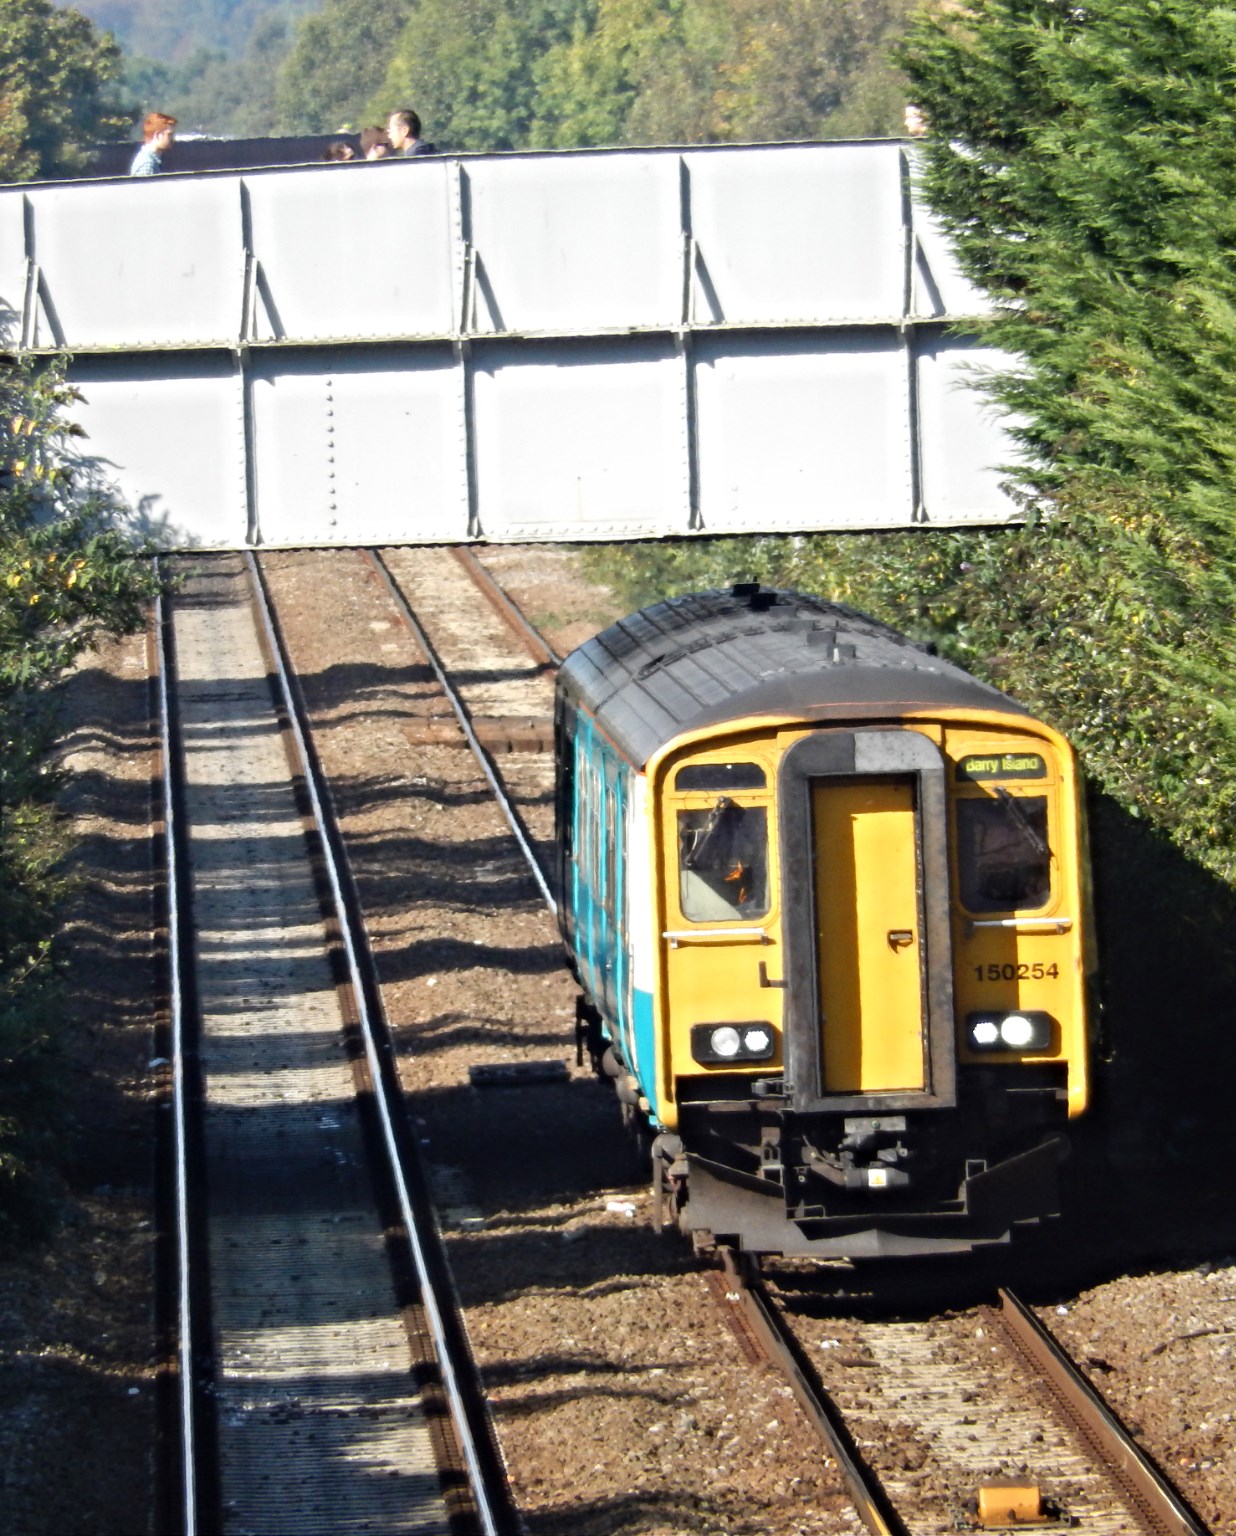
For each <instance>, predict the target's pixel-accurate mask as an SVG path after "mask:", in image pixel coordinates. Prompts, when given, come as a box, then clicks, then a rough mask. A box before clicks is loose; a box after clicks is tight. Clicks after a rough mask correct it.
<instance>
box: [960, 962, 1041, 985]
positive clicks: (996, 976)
mask: <svg viewBox="0 0 1236 1536" xmlns="http://www.w3.org/2000/svg"><path fill="white" fill-rule="evenodd" d="M974 974H975V976H976V977H977V978H978V980H979V981H1042V980H1043V978H1044V977H1050V978H1051V979H1052V980H1053V981H1054V980H1055V979H1056V977H1057V976H1059V974H1060V967H1059V966H1058V965H1057V964H1056V962H1055V961H1054V960H1053V961H1052V963H1051V964H1050V965H1044V963H1043V962H1042V961H1041V960H1034V961H1030V962H1027V961H1025V960H1023V961H1022V962H1021V963H1020V965H1012V964H1010V963H1007V962H1006V963H1005V964H1004V965H996V964H994V963H993V964H990V965H976V966H975V967H974Z"/></svg>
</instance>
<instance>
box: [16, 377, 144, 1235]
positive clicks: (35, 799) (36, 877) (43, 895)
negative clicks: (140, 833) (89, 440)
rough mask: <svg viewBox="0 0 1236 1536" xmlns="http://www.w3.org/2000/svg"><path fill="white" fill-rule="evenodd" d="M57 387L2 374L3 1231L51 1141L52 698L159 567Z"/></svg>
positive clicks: (57, 858)
mask: <svg viewBox="0 0 1236 1536" xmlns="http://www.w3.org/2000/svg"><path fill="white" fill-rule="evenodd" d="M73 398H74V396H73V391H72V390H71V389H70V388H68V387H67V386H66V385H65V383H64V381H63V378H62V376H61V375H60V374H58V373H56V372H55V371H48V372H44V373H41V374H40V373H36V372H34V371H33V370H32V369H30V368H28V367H24V366H18V365H17V364H14V363H12V362H11V361H0V1225H2V1224H3V1223H4V1221H5V1220H6V1219H10V1220H11V1219H12V1216H13V1212H14V1210H15V1209H17V1208H18V1207H19V1206H20V1205H21V1203H22V1198H23V1193H24V1192H27V1191H28V1186H29V1179H30V1177H31V1174H32V1164H33V1159H34V1154H35V1152H36V1151H37V1149H39V1148H40V1147H42V1146H44V1145H45V1144H46V1140H47V1137H48V1136H49V1135H50V1127H49V1123H48V1110H47V1102H46V1088H47V1081H48V1080H47V1075H46V1074H47V1062H48V1058H49V1054H50V1047H51V1046H52V1044H53V1042H54V1039H55V1034H56V1030H57V1027H58V1024H59V1006H60V998H59V991H58V977H57V956H56V951H55V943H54V937H55V929H56V921H57V916H58V911H59V907H60V903H61V900H62V898H63V896H64V892H65V881H64V878H63V875H62V873H61V859H62V857H63V855H64V853H65V851H66V847H67V839H66V832H65V828H64V827H63V825H62V824H61V823H60V821H59V820H58V818H57V815H56V811H55V806H54V795H55V791H56V788H57V783H58V781H57V779H56V777H55V775H53V774H50V773H49V772H48V771H47V768H46V753H47V749H48V748H49V746H50V745H51V743H52V741H53V739H54V734H55V709H54V695H53V690H54V687H55V685H56V683H57V682H59V681H60V680H61V679H62V678H63V677H64V675H65V674H66V672H67V671H68V669H69V668H70V667H71V666H72V665H73V663H74V662H75V661H76V659H77V658H78V657H79V656H80V655H81V654H82V653H83V652H84V651H85V650H87V649H88V648H89V647H90V646H91V645H93V644H94V643H95V642H96V641H97V640H99V639H100V638H101V637H103V636H104V635H115V634H121V633H125V632H128V631H132V630H134V629H136V628H138V627H140V625H141V623H142V617H143V602H144V600H145V599H146V598H147V597H148V596H149V595H150V594H151V593H152V591H153V590H154V578H153V570H152V566H151V563H150V562H148V561H144V560H142V559H140V558H139V555H140V551H137V550H135V549H134V548H133V547H132V545H131V544H130V543H129V542H128V541H127V540H126V539H125V537H124V536H123V535H122V534H121V533H119V532H118V531H117V530H116V527H115V525H114V524H113V523H112V522H111V521H110V514H112V512H113V510H114V509H113V507H112V506H111V504H110V502H109V501H108V499H107V498H106V496H103V495H101V494H99V493H98V492H96V491H94V490H92V489H91V487H90V486H89V484H88V483H87V482H86V481H84V480H83V478H82V477H81V476H80V474H79V473H78V471H77V469H76V467H75V463H74V457H73V453H72V448H73V444H74V439H75V437H76V436H77V433H76V431H75V429H74V428H73V427H72V426H71V425H69V424H67V423H66V421H65V418H64V414H63V413H64V410H65V408H66V407H67V406H69V405H70V404H71V402H72V400H73Z"/></svg>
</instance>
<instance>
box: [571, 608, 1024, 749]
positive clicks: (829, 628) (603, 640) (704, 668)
mask: <svg viewBox="0 0 1236 1536" xmlns="http://www.w3.org/2000/svg"><path fill="white" fill-rule="evenodd" d="M558 687H559V690H560V692H561V693H562V694H563V695H565V697H567V698H568V699H571V700H572V701H574V702H575V703H576V704H577V706H579V707H581V708H583V709H584V710H585V711H587V712H588V713H589V714H591V715H593V716H595V717H596V718H597V720H598V721H599V723H600V724H601V725H602V727H603V729H604V730H605V733H606V734H607V735H608V736H609V738H610V739H611V740H612V741H613V742H614V744H615V745H616V746H617V747H618V749H619V750H620V751H621V752H622V753H624V755H626V756H627V757H628V758H629V759H630V760H631V761H632V762H633V763H636V764H638V765H640V766H643V764H644V763H646V762H647V761H648V759H649V758H650V757H651V756H652V755H653V753H654V752H656V751H658V750H659V749H660V748H661V747H663V746H665V745H666V744H667V743H668V742H670V741H672V740H673V739H674V738H675V737H677V736H680V735H682V734H683V733H685V732H687V731H694V730H699V729H702V728H704V727H707V726H709V725H718V724H721V723H723V722H724V721H726V720H731V719H736V718H742V717H745V716H750V715H778V716H786V715H789V716H791V717H795V718H799V719H802V720H826V719H829V718H846V719H854V718H878V717H887V716H888V715H893V714H902V713H905V712H906V711H919V710H925V709H932V708H937V709H967V708H969V709H978V710H986V711H991V710H996V711H1003V712H1005V713H1008V714H1011V715H1018V716H1023V717H1024V716H1025V715H1026V714H1027V711H1026V710H1025V709H1024V708H1023V707H1022V705H1020V704H1018V703H1016V702H1015V701H1014V700H1013V699H1010V698H1009V697H1008V696H1007V695H1005V694H1003V693H1001V692H1000V691H999V690H998V689H996V688H992V687H989V686H988V685H987V684H986V683H982V682H980V681H979V680H978V678H976V677H971V675H970V674H969V673H968V672H966V671H964V670H963V669H962V668H961V667H958V666H954V665H953V663H952V662H948V661H945V660H943V659H942V658H941V657H939V656H933V655H932V654H930V652H929V651H927V650H925V649H924V648H923V647H921V646H918V645H916V644H914V642H913V641H911V640H908V639H907V638H906V637H905V636H904V635H902V634H899V633H898V632H897V631H896V630H895V629H892V628H890V627H889V626H888V625H887V624H881V623H880V622H879V620H877V619H873V618H870V617H868V616H867V615H866V614H863V613H859V612H858V611H857V610H856V609H853V608H849V607H847V606H846V605H845V604H842V603H828V602H825V601H824V600H823V599H821V598H817V597H810V596H808V595H806V594H804V593H801V592H786V591H779V590H771V589H768V588H762V587H759V586H758V585H756V584H753V583H752V584H742V585H739V586H736V587H733V588H730V589H728V590H726V591H715V592H699V593H693V594H691V595H690V596H687V597H675V598H670V599H669V600H668V601H666V602H662V603H657V604H655V605H654V606H653V607H651V608H643V609H641V610H640V611H639V612H638V613H633V614H631V615H630V616H629V617H627V618H625V619H619V620H618V622H617V623H616V624H611V625H610V627H609V628H608V629H605V630H602V631H601V633H600V634H598V635H594V636H593V638H592V639H591V640H588V641H585V643H584V644H583V645H581V646H579V647H578V648H577V649H576V650H574V651H572V652H571V654H570V655H569V656H568V657H567V658H566V660H565V661H564V662H563V663H562V667H561V669H560V671H559V674H558Z"/></svg>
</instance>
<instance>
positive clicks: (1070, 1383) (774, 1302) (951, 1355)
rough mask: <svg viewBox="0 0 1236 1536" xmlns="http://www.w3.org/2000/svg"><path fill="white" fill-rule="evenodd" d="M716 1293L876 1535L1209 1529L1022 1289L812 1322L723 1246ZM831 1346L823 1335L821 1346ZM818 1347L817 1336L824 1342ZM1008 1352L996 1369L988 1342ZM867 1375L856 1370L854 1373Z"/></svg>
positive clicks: (1171, 1534) (1107, 1535)
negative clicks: (837, 1331)
mask: <svg viewBox="0 0 1236 1536" xmlns="http://www.w3.org/2000/svg"><path fill="white" fill-rule="evenodd" d="M721 1260H722V1265H723V1270H724V1276H725V1278H724V1280H721V1278H720V1275H719V1274H718V1273H717V1272H714V1273H713V1275H712V1276H711V1277H710V1278H711V1280H712V1288H713V1292H714V1295H715V1296H716V1298H717V1300H718V1301H719V1302H720V1303H721V1304H722V1305H723V1306H724V1305H729V1306H731V1307H733V1308H734V1309H736V1313H737V1317H736V1319H735V1321H736V1322H737V1328H736V1331H737V1332H738V1334H739V1340H740V1343H742V1344H743V1346H744V1348H745V1349H746V1350H747V1351H748V1352H750V1351H751V1349H752V1347H753V1345H754V1347H755V1348H758V1349H759V1350H761V1351H762V1352H763V1354H764V1356H765V1357H766V1358H767V1359H768V1360H769V1361H771V1362H772V1363H773V1364H774V1365H775V1366H776V1367H777V1368H778V1369H779V1370H781V1371H782V1372H783V1373H784V1374H785V1375H786V1377H787V1379H788V1380H789V1381H790V1382H791V1384H792V1385H793V1388H794V1392H795V1396H796V1397H797V1399H798V1401H799V1403H800V1405H801V1406H802V1408H803V1410H804V1412H805V1413H806V1414H807V1416H808V1418H809V1419H810V1421H811V1423H812V1424H813V1425H814V1426H815V1428H816V1429H817V1431H818V1432H819V1434H820V1435H821V1437H822V1438H823V1440H824V1441H825V1443H826V1444H827V1446H828V1448H829V1453H830V1455H831V1456H832V1457H833V1459H834V1460H835V1461H836V1463H837V1466H838V1469H839V1470H840V1472H841V1475H842V1477H843V1478H844V1480H845V1483H846V1486H847V1489H848V1490H849V1492H850V1495H851V1498H852V1499H853V1502H854V1507H855V1510H856V1511H857V1512H858V1515H859V1517H860V1519H861V1520H862V1522H863V1525H864V1527H865V1528H866V1529H867V1530H868V1531H870V1532H871V1533H872V1536H927V1533H928V1532H930V1533H936V1532H939V1533H943V1532H945V1531H952V1530H956V1529H959V1528H964V1527H965V1526H967V1525H968V1526H971V1527H977V1528H979V1529H996V1530H999V1529H1010V1528H1014V1529H1022V1528H1027V1529H1028V1528H1034V1527H1035V1526H1039V1527H1041V1528H1044V1529H1050V1528H1052V1527H1056V1528H1071V1527H1080V1528H1082V1529H1084V1530H1087V1531H1092V1532H1096V1533H1099V1536H1131V1533H1134V1532H1138V1533H1143V1536H1207V1532H1206V1527H1205V1526H1204V1525H1203V1524H1202V1522H1201V1521H1200V1520H1199V1519H1198V1517H1197V1516H1196V1514H1195V1513H1194V1512H1193V1511H1192V1510H1191V1509H1190V1508H1189V1507H1188V1505H1187V1503H1186V1502H1185V1500H1184V1499H1183V1498H1182V1497H1181V1496H1180V1494H1179V1493H1178V1492H1177V1491H1176V1489H1174V1488H1173V1487H1172V1485H1171V1484H1170V1482H1169V1481H1168V1480H1167V1479H1166V1478H1165V1477H1164V1476H1163V1474H1162V1472H1161V1471H1160V1470H1159V1468H1158V1467H1157V1466H1156V1465H1155V1464H1154V1462H1153V1461H1152V1460H1151V1458H1150V1457H1149V1455H1148V1454H1147V1453H1146V1452H1145V1450H1144V1449H1142V1447H1140V1446H1139V1445H1138V1444H1137V1443H1136V1442H1135V1440H1134V1439H1133V1437H1132V1436H1131V1435H1130V1434H1129V1433H1128V1432H1127V1430H1126V1429H1125V1428H1124V1426H1123V1425H1122V1424H1121V1423H1120V1422H1119V1420H1118V1419H1117V1418H1116V1416H1115V1415H1114V1414H1113V1413H1112V1411H1111V1410H1110V1409H1109V1408H1108V1406H1107V1404H1106V1403H1105V1402H1104V1401H1103V1399H1102V1398H1101V1396H1100V1395H1099V1394H1098V1393H1097V1392H1095V1390H1094V1389H1093V1387H1091V1385H1090V1384H1089V1382H1088V1381H1087V1380H1086V1378H1085V1376H1084V1375H1083V1373H1082V1372H1081V1371H1080V1370H1079V1369H1078V1367H1077V1366H1076V1365H1075V1364H1074V1362H1073V1361H1072V1360H1071V1359H1070V1358H1069V1357H1068V1355H1067V1354H1066V1353H1065V1351H1064V1350H1063V1349H1062V1348H1061V1346H1060V1345H1059V1344H1058V1343H1057V1342H1056V1340H1055V1339H1054V1338H1053V1337H1052V1335H1051V1333H1050V1331H1049V1330H1048V1329H1047V1328H1045V1327H1044V1325H1043V1324H1042V1323H1041V1322H1040V1321H1039V1320H1038V1318H1037V1317H1036V1316H1035V1314H1034V1313H1033V1312H1032V1311H1031V1309H1030V1308H1029V1307H1027V1306H1026V1305H1025V1303H1024V1302H1022V1301H1021V1300H1020V1299H1019V1298H1018V1297H1016V1296H1015V1295H1013V1293H1012V1292H1010V1291H1008V1290H1005V1289H1002V1290H1001V1291H1000V1305H999V1307H984V1308H981V1309H979V1311H978V1312H977V1313H975V1314H973V1316H974V1317H977V1318H978V1320H979V1322H978V1325H977V1326H976V1327H975V1328H974V1329H973V1335H974V1344H975V1345H976V1346H978V1347H977V1348H973V1349H970V1350H966V1348H965V1347H964V1346H963V1347H961V1348H959V1347H958V1342H959V1339H960V1337H961V1332H962V1331H964V1329H963V1330H959V1329H958V1328H957V1327H956V1326H954V1325H955V1324H956V1323H957V1321H958V1320H957V1319H949V1320H948V1323H949V1326H948V1328H947V1329H945V1330H943V1331H942V1330H941V1327H940V1325H939V1324H938V1323H937V1322H936V1321H935V1320H927V1321H921V1322H904V1321H903V1322H880V1323H869V1324H857V1325H856V1324H854V1323H852V1322H851V1323H850V1325H849V1327H848V1328H846V1329H845V1330H844V1331H845V1337H844V1339H842V1338H837V1337H834V1336H832V1335H831V1334H830V1335H828V1336H822V1334H821V1329H820V1327H819V1325H820V1324H824V1325H826V1327H828V1328H832V1327H833V1326H834V1323H833V1320H831V1319H828V1318H827V1317H821V1316H817V1319H816V1322H817V1327H816V1328H815V1330H814V1335H812V1332H811V1331H806V1332H804V1330H803V1329H802V1328H801V1327H800V1326H798V1324H797V1320H792V1319H791V1315H790V1313H789V1311H788V1309H787V1307H786V1306H785V1298H784V1297H783V1296H782V1295H781V1294H779V1292H778V1289H777V1287H776V1286H775V1284H774V1285H773V1286H772V1287H771V1288H770V1287H769V1286H768V1285H766V1284H765V1283H764V1281H763V1279H762V1278H761V1277H760V1275H759V1272H758V1268H757V1266H755V1265H754V1264H752V1263H751V1262H750V1261H749V1260H746V1259H744V1257H743V1256H741V1255H735V1254H734V1253H733V1252H732V1251H731V1250H728V1249H723V1250H721ZM821 1345H823V1346H824V1347H823V1348H821ZM813 1346H814V1347H813ZM988 1352H990V1353H996V1354H999V1355H1001V1356H1002V1360H1001V1362H1000V1363H999V1364H1000V1367H1002V1368H997V1369H996V1370H992V1369H991V1368H990V1367H991V1362H990V1360H984V1359H983V1355H984V1354H985V1353H988ZM856 1377H857V1378H858V1380H857V1382H856V1380H855V1378H856Z"/></svg>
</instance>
